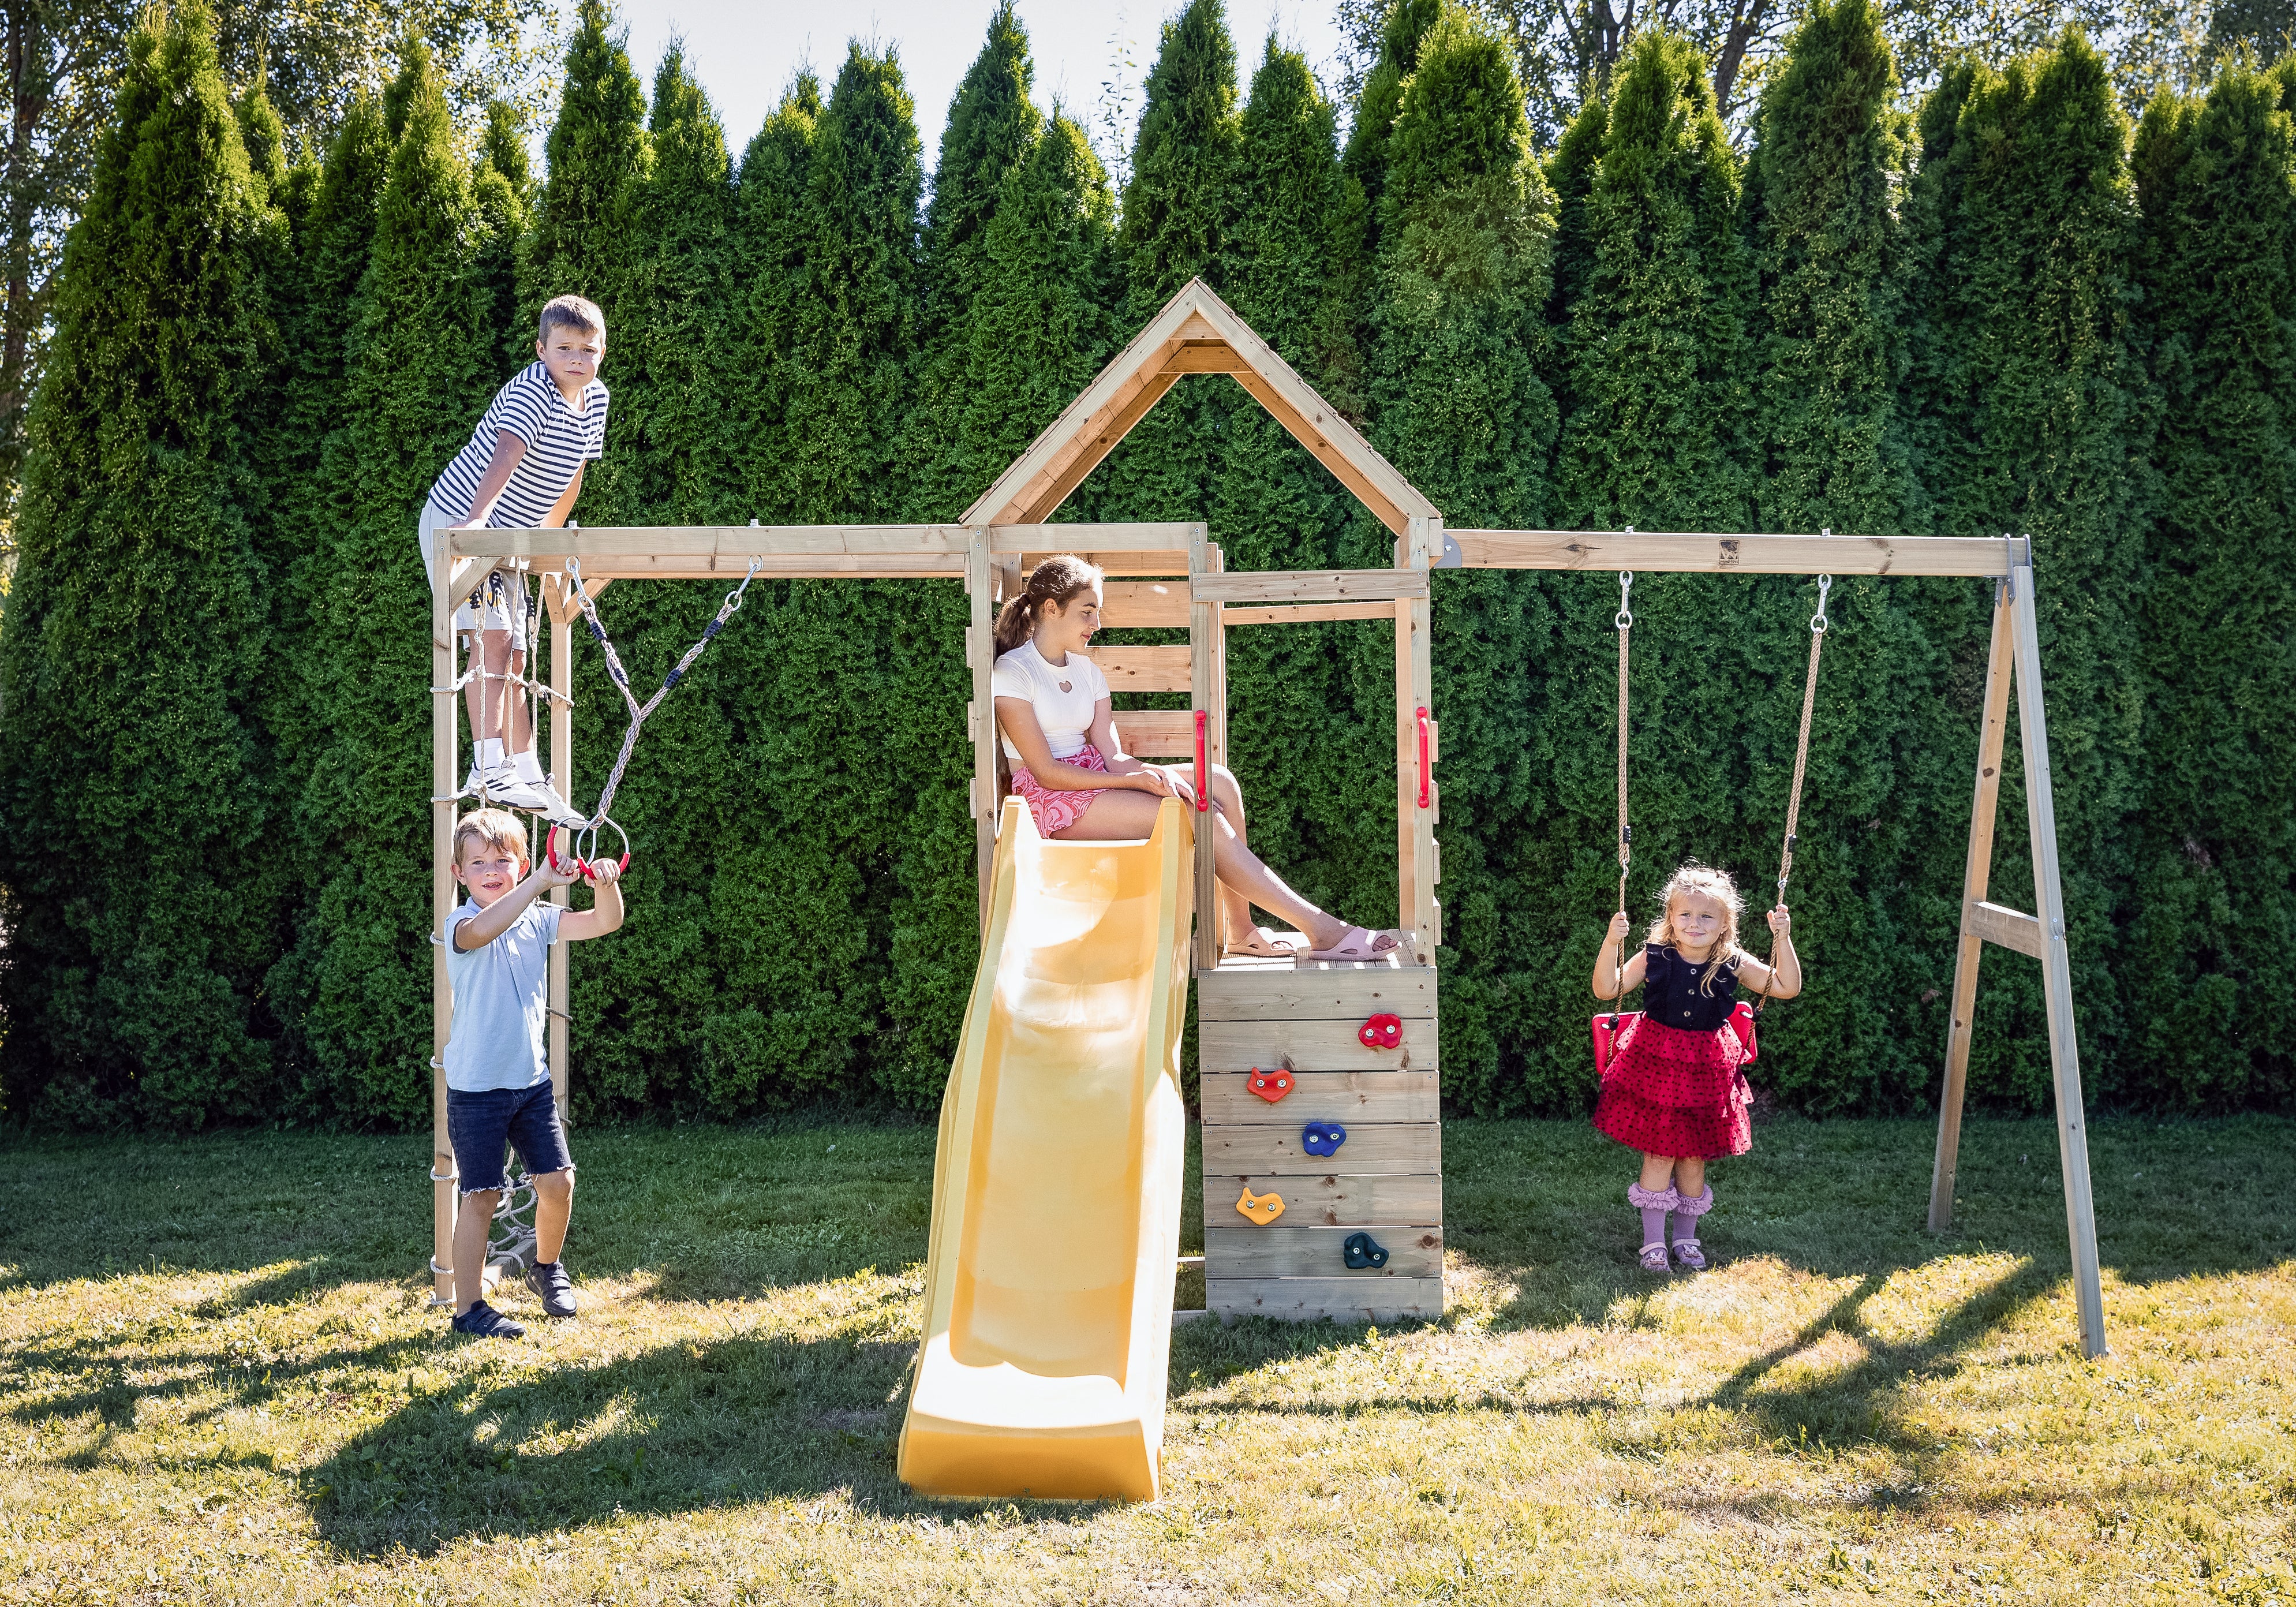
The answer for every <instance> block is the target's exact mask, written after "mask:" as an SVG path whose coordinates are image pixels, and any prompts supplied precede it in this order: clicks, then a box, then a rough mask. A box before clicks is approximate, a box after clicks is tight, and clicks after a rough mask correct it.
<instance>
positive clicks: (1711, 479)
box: [1558, 29, 1752, 530]
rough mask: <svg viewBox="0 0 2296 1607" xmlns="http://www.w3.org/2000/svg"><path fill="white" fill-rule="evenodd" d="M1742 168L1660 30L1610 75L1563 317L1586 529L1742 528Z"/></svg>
mask: <svg viewBox="0 0 2296 1607" xmlns="http://www.w3.org/2000/svg"><path fill="white" fill-rule="evenodd" d="M1738 201H1739V195H1738V160H1737V158H1736V156H1735V155H1734V153H1733V152H1731V149H1730V141H1729V135H1728V133H1727V131H1726V129H1725V128H1724V127H1723V126H1722V119H1721V118H1720V117H1719V116H1718V115H1717V114H1716V112H1715V110H1714V91H1713V88H1712V87H1711V86H1710V83H1709V81H1708V78H1707V71H1706V61H1705V58H1704V57H1703V56H1702V55H1701V54H1700V53H1699V50H1698V47H1697V46H1696V45H1693V44H1692V43H1691V41H1690V40H1688V39H1686V38H1685V37H1682V36H1681V35H1678V34H1674V33H1670V32H1669V31H1667V30H1666V29H1651V30H1650V31H1648V32H1645V33H1642V34H1637V35H1636V37H1635V40H1634V43H1633V44H1632V45H1629V46H1628V51H1627V56H1626V59H1625V61H1622V62H1620V66H1619V70H1618V77H1617V79H1616V87H1615V92H1614V93H1613V94H1612V95H1611V106H1610V112H1609V121H1608V127H1607V129H1606V132H1605V134H1604V137H1603V159H1602V166H1601V169H1600V171H1599V172H1598V174H1597V175H1596V176H1595V184H1594V188H1593V190H1592V191H1591V192H1590V193H1589V194H1588V196H1587V225H1588V227H1587V235H1588V238H1589V239H1590V240H1591V242H1593V245H1594V250H1595V262H1594V266H1593V270H1592V272H1591V273H1590V274H1589V275H1588V276H1587V281H1586V288H1585V289H1584V291H1581V292H1580V294H1579V297H1578V299H1577V300H1576V301H1575V302H1574V303H1573V304H1572V306H1571V307H1570V328H1569V345H1570V349H1569V357H1568V360H1569V363H1570V393H1571V396H1572V398H1574V400H1573V410H1572V413H1571V415H1570V418H1569V419H1568V420H1567V421H1566V422H1564V425H1563V430H1562V452H1561V459H1560V463H1559V472H1558V480H1559V482H1560V490H1561V493H1562V510H1563V511H1564V512H1567V513H1568V515H1569V517H1570V521H1571V522H1572V523H1574V524H1576V525H1579V526H1580V527H1582V528H1585V529H1619V528H1620V527H1621V526H1623V525H1629V524H1631V525H1636V526H1638V527H1640V528H1642V529H1666V530H1699V529H1714V530H1740V529H1746V528H1747V526H1748V523H1749V521H1750V520H1751V515H1752V508H1751V496H1750V493H1751V488H1752V487H1751V475H1750V473H1749V464H1748V462H1747V447H1746V442H1745V439H1744V432H1745V429H1746V425H1747V422H1748V413H1749V403H1750V387H1749V385H1748V382H1747V373H1746V362H1747V356H1748V352H1747V343H1746V335H1745V323H1746V315H1747V312H1748V310H1749V308H1748V303H1749V291H1750V289H1751V284H1750V278H1749V273H1748V266H1749V265H1748V262H1747V254H1746V250H1745V246H1744V243H1743V238H1742V235H1741V234H1740V228H1739V212H1738Z"/></svg>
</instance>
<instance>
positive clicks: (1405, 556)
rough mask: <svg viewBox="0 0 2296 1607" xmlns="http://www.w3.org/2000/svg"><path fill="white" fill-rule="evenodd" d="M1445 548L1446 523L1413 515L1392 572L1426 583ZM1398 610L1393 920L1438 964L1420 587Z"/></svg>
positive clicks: (1429, 670) (1426, 632) (1426, 629)
mask: <svg viewBox="0 0 2296 1607" xmlns="http://www.w3.org/2000/svg"><path fill="white" fill-rule="evenodd" d="M1442 550H1443V521H1441V520H1440V519H1439V518H1437V519H1414V520H1413V521H1411V526H1410V529H1409V530H1408V531H1407V532H1406V536H1405V537H1404V540H1403V541H1402V542H1401V543H1399V544H1398V551H1397V553H1396V565H1397V569H1396V571H1395V573H1396V575H1397V577H1398V578H1403V577H1406V576H1407V577H1409V578H1411V579H1414V580H1415V581H1417V582H1418V583H1419V586H1421V587H1424V586H1426V585H1427V570H1428V565H1429V564H1430V563H1431V562H1433V561H1434V554H1436V553H1439V552H1441V551H1442ZM1391 606H1392V607H1393V608H1394V610H1395V822H1396V858H1397V864H1396V892H1397V895H1398V905H1399V908H1398V911H1397V914H1396V921H1397V923H1398V925H1400V926H1402V927H1404V928H1405V929H1406V930H1407V931H1410V932H1411V933H1412V934H1413V935H1414V938H1415V947H1416V948H1417V950H1418V958H1419V961H1420V963H1422V964H1424V965H1432V964H1433V963H1435V951H1436V949H1437V948H1438V947H1440V946H1441V943H1442V911H1441V908H1440V906H1439V905H1438V904H1437V902H1436V899H1435V881H1436V878H1437V876H1438V875H1439V870H1438V868H1437V860H1436V848H1435V794H1434V791H1433V788H1432V786H1430V788H1429V791H1428V794H1427V803H1426V805H1425V806H1424V807H1422V806H1421V804H1420V801H1419V710H1420V709H1424V708H1427V707H1428V706H1429V705H1430V704H1431V701H1433V698H1434V695H1435V694H1434V689H1433V676H1434V664H1433V657H1432V654H1433V636H1434V620H1433V611H1432V607H1431V603H1430V601H1429V598H1428V594H1427V593H1426V591H1425V590H1419V591H1416V592H1412V591H1407V590H1406V591H1401V592H1399V593H1398V595H1397V599H1396V601H1395V603H1393V604H1392V605H1391Z"/></svg>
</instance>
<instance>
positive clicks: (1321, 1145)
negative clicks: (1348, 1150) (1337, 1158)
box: [1300, 1121, 1348, 1156]
mask: <svg viewBox="0 0 2296 1607" xmlns="http://www.w3.org/2000/svg"><path fill="white" fill-rule="evenodd" d="M1347 1141H1348V1130H1347V1128H1345V1127H1341V1125H1340V1124H1339V1123H1338V1122H1336V1121H1311V1122H1309V1123H1308V1125H1307V1126H1306V1127H1304V1128H1302V1129H1301V1130H1300V1148H1301V1149H1303V1150H1305V1151H1307V1152H1308V1153H1309V1154H1310V1155H1324V1156H1331V1155H1336V1154H1338V1153H1339V1152H1340V1146H1341V1144H1345V1143H1347Z"/></svg>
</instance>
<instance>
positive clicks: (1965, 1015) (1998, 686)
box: [1930, 581, 2016, 1234]
mask: <svg viewBox="0 0 2296 1607" xmlns="http://www.w3.org/2000/svg"><path fill="white" fill-rule="evenodd" d="M2015 635H2016V626H2015V624H2014V622H2013V619H2012V617H2011V615H2010V611H2009V588H2008V586H2007V583H2006V582H2002V581H1997V582H1995V583H1994V587H1993V645H1992V649H1991V651H1990V652H1988V653H1987V654H1986V658H1985V716H1984V723H1983V724H1982V726H1980V728H1979V731H1978V737H1977V798H1976V801H1975V802H1974V803H1972V805H1971V806H1970V811H1969V857H1968V858H1967V859H1966V860H1965V861H1964V865H1963V869H1962V873H1961V942H1960V945H1959V947H1957V948H1956V950H1955V957H1954V964H1953V1002H1952V1004H1951V1013H1950V1015H1949V1017H1948V1024H1947V1027H1946V1035H1945V1091H1944V1093H1943V1094H1942V1095H1940V1096H1939V1100H1938V1136H1937V1160H1936V1162H1935V1164H1934V1165H1933V1166H1932V1167H1931V1169H1930V1232H1931V1233H1933V1234H1939V1233H1943V1232H1944V1231H1945V1230H1946V1228H1947V1226H1948V1225H1950V1224H1951V1223H1952V1221H1953V1189H1954V1175H1955V1168H1956V1165H1957V1164H1958V1162H1959V1160H1960V1156H1961V1100H1962V1091H1963V1089H1964V1086H1965V1085H1966V1083H1967V1081H1968V1078H1969V1034H1970V1028H1971V1023H1972V1020H1973V1018H1974V1015H1975V1013H1976V1008H1977V967H1978V962H1979V961H1980V958H1981V957H1982V956H1983V955H1984V953H1985V939H1983V938H1981V937H1980V936H1979V935H1978V932H1977V930H1976V926H1975V921H1976V909H1977V906H1979V905H1980V904H1981V903H1983V902H1984V900H1985V893H1986V886H1987V883H1988V882H1989V881H1990V880H1991V878H1992V874H1993V817H1994V813H1995V810H1996V808H1997V806H1998V805H1999V803H2000V800H2001V748H2002V742H2003V741H2004V739H2005V735H2006V734H2007V731H2008V726H2009V677H2010V661H2011V659H2012V657H2013V652H2014V642H2015Z"/></svg>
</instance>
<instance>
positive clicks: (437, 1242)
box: [430, 531, 476, 1307]
mask: <svg viewBox="0 0 2296 1607" xmlns="http://www.w3.org/2000/svg"><path fill="white" fill-rule="evenodd" d="M439 534H441V535H444V534H445V532H444V531H441V532H439ZM453 577H454V556H453V553H451V551H450V550H449V544H448V543H446V542H441V543H439V544H438V546H437V552H436V554H435V556H434V558H433V568H432V570H431V574H430V1303H431V1304H432V1305H434V1306H448V1307H451V1306H452V1305H453V1304H454V1303H455V1208H456V1206H457V1205H458V1203H459V1193H458V1191H457V1188H456V1172H455V1146H454V1144H452V1142H450V1141H449V1139H448V1138H447V1070H446V1065H447V1034H448V1033H449V1032H450V1031H451V1030H452V1029H453V1028H454V1024H455V994H454V987H453V984H452V983H450V982H449V981H448V980H447V950H446V947H445V944H446V942H447V922H448V921H449V920H450V919H452V918H453V915H454V914H455V878H454V873H453V870H452V867H453V865H454V862H455V818H456V806H455V789H456V788H458V787H460V786H461V785H462V784H463V778H462V777H461V776H459V775H455V761H456V760H457V759H458V758H461V757H462V756H461V753H460V751H459V750H460V747H461V740H460V738H461V731H462V715H461V709H462V706H463V694H462V693H461V692H460V691H458V690H456V689H455V669H456V668H457V665H456V661H455V660H456V658H457V654H456V652H455V590H454V584H453ZM473 645H476V644H473Z"/></svg>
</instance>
